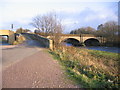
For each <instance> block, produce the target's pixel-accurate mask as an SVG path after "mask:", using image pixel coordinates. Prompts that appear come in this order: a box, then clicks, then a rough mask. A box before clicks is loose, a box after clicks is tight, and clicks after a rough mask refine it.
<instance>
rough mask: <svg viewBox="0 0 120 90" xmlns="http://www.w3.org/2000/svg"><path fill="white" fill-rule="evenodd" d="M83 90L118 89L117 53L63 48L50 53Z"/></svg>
mask: <svg viewBox="0 0 120 90" xmlns="http://www.w3.org/2000/svg"><path fill="white" fill-rule="evenodd" d="M49 53H51V54H52V55H53V56H54V58H56V59H57V60H59V62H60V64H61V65H62V66H63V67H64V68H65V70H66V75H68V76H69V77H68V78H70V79H72V80H73V81H75V82H76V83H77V84H80V85H82V87H83V88H118V62H119V61H118V60H119V59H120V57H118V54H117V53H110V52H105V51H97V50H88V49H85V48H75V47H71V46H70V47H67V46H62V47H59V48H58V49H56V50H54V51H49Z"/></svg>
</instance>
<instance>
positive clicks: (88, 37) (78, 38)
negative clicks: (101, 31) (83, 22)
mask: <svg viewBox="0 0 120 90" xmlns="http://www.w3.org/2000/svg"><path fill="white" fill-rule="evenodd" d="M47 38H49V39H51V38H52V36H47ZM64 41H68V42H77V43H84V44H85V45H86V44H93V45H96V44H97V43H99V44H102V43H105V38H103V37H98V36H95V35H92V34H79V35H78V34H62V35H60V42H64Z"/></svg>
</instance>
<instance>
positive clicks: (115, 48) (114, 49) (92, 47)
mask: <svg viewBox="0 0 120 90" xmlns="http://www.w3.org/2000/svg"><path fill="white" fill-rule="evenodd" d="M65 45H67V46H72V44H69V43H65ZM85 48H87V49H91V50H99V51H107V52H113V53H120V48H119V47H105V46H89V47H85Z"/></svg>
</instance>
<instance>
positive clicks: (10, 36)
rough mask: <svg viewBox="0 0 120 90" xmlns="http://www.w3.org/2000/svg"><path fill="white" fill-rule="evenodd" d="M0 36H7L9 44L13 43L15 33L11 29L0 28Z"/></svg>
mask: <svg viewBox="0 0 120 90" xmlns="http://www.w3.org/2000/svg"><path fill="white" fill-rule="evenodd" d="M0 36H7V37H8V43H9V44H13V42H14V41H15V33H14V32H13V31H11V30H0Z"/></svg>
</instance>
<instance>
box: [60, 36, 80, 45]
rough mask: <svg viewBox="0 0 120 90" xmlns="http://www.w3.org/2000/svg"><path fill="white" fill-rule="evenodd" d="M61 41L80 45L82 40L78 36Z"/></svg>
mask: <svg viewBox="0 0 120 90" xmlns="http://www.w3.org/2000/svg"><path fill="white" fill-rule="evenodd" d="M61 42H65V43H69V44H72V45H73V46H79V45H80V41H79V40H78V39H76V38H65V39H63V40H62V41H61Z"/></svg>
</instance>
